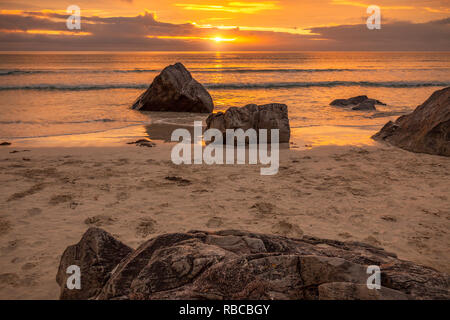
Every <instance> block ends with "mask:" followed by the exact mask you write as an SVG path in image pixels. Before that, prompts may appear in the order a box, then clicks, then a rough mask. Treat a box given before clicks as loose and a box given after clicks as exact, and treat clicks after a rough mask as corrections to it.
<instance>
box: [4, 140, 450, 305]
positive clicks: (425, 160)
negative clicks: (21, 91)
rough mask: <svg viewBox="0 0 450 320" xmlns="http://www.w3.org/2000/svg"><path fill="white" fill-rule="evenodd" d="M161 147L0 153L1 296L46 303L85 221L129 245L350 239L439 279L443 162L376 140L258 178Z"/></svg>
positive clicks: (446, 182)
mask: <svg viewBox="0 0 450 320" xmlns="http://www.w3.org/2000/svg"><path fill="white" fill-rule="evenodd" d="M171 146H172V145H171V144H169V143H162V142H159V143H158V144H157V146H156V147H153V148H146V147H137V146H134V145H125V146H123V147H121V146H120V147H84V148H76V147H71V148H62V147H58V148H22V147H17V146H14V145H13V146H7V147H1V148H0V167H1V170H0V188H1V192H0V197H1V199H0V251H1V255H0V265H1V266H2V268H1V272H0V299H57V298H58V295H59V287H58V285H57V284H56V281H55V275H56V272H57V268H58V264H59V259H60V257H61V254H62V253H63V251H64V249H65V248H66V247H67V246H68V245H71V244H74V243H76V242H78V241H79V239H80V237H81V236H82V234H83V233H84V232H85V231H86V229H87V228H88V227H89V226H94V225H95V226H100V227H102V228H103V229H105V230H107V231H108V232H110V233H111V234H113V235H114V236H115V237H117V238H118V239H120V240H121V241H123V242H125V243H127V244H128V245H131V246H132V247H134V248H136V247H137V246H138V245H139V244H141V243H143V242H144V241H145V240H146V239H149V238H151V237H154V236H156V235H159V234H163V233H170V232H185V231H188V230H193V229H194V230H211V231H214V230H224V229H242V230H248V231H252V232H261V233H272V234H280V235H285V236H289V237H294V238H300V237H301V236H302V235H303V234H305V235H311V236H317V237H321V238H329V239H337V240H345V241H359V242H365V243H369V244H372V245H375V246H379V247H382V248H384V249H386V250H387V251H391V252H394V253H396V254H397V255H398V257H399V258H400V259H405V260H410V261H413V262H415V263H418V264H422V265H426V266H431V267H433V268H435V269H437V270H439V271H443V272H447V273H448V272H450V269H449V255H448V246H449V244H450V235H449V233H448V230H449V228H450V201H449V194H448V190H450V179H449V176H450V159H449V158H446V157H440V156H433V155H427V154H415V153H411V152H408V151H404V150H401V149H397V148H394V147H389V146H386V145H381V144H375V145H372V146H363V147H351V146H340V147H338V146H334V147H333V146H324V147H317V148H312V149H310V150H295V149H291V150H288V149H285V150H281V153H280V158H281V159H280V170H279V173H278V174H277V175H274V176H261V175H260V171H259V168H260V167H259V166H253V165H220V166H219V165H212V166H208V165H191V166H186V165H181V166H176V165H174V164H173V163H172V162H171V160H170V150H171ZM14 151H18V152H14Z"/></svg>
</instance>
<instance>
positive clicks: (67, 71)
mask: <svg viewBox="0 0 450 320" xmlns="http://www.w3.org/2000/svg"><path fill="white" fill-rule="evenodd" d="M443 69H449V68H439V69H438V70H443ZM386 70H387V69H359V68H356V69H340V68H336V69H333V68H331V69H330V68H329V69H295V68H294V69H289V68H287V69H273V68H272V69H241V68H210V69H208V68H202V69H192V70H191V72H192V73H238V74H240V73H316V72H373V71H386ZM389 70H391V71H392V70H397V71H435V70H436V69H433V68H428V69H427V68H421V69H420V68H419V69H389ZM160 71H161V70H159V69H117V70H89V69H59V70H21V69H17V70H0V76H11V75H24V74H73V73H76V74H77V73H87V74H108V73H154V72H160Z"/></svg>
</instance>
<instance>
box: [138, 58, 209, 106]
mask: <svg viewBox="0 0 450 320" xmlns="http://www.w3.org/2000/svg"><path fill="white" fill-rule="evenodd" d="M132 108H133V109H136V110H145V111H176V112H198V113H211V112H212V111H213V110H214V104H213V100H212V98H211V96H210V95H209V93H208V91H206V89H205V88H204V87H203V86H202V85H201V84H200V83H199V82H197V81H196V80H195V79H194V78H192V75H191V73H190V72H189V71H188V70H187V69H186V68H185V67H184V66H183V65H182V64H181V63H176V64H174V65H171V66H168V67H166V68H165V69H164V70H163V71H162V72H161V74H159V75H158V76H157V77H156V78H155V80H153V83H152V84H151V85H150V87H149V88H148V89H147V91H145V92H144V93H143V94H142V95H141V96H140V97H139V98H138V99H137V100H136V102H135V103H134V104H133V106H132Z"/></svg>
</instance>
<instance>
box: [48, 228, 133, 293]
mask: <svg viewBox="0 0 450 320" xmlns="http://www.w3.org/2000/svg"><path fill="white" fill-rule="evenodd" d="M132 251H133V250H132V249H131V248H130V247H128V246H126V245H124V244H123V243H122V242H120V241H118V240H116V239H114V238H113V236H112V235H110V234H109V233H107V232H106V231H104V230H102V229H99V228H94V227H92V228H89V229H88V230H87V231H86V233H85V234H84V235H83V237H82V238H81V240H80V242H78V243H77V244H76V245H72V246H69V247H67V249H66V250H65V251H64V253H63V255H62V257H61V261H60V264H59V269H58V274H57V275H56V282H57V283H58V284H59V286H60V288H61V293H60V299H62V300H72V299H77V300H84V299H89V298H92V297H94V296H96V295H97V294H98V293H99V292H100V290H101V288H102V287H103V286H104V285H105V282H106V280H107V279H108V276H109V273H110V272H111V271H112V270H113V269H114V267H115V266H117V264H118V263H119V262H120V261H121V260H122V259H123V258H125V257H126V256H127V255H128V254H130V253H131V252H132ZM71 265H76V266H79V267H80V271H81V290H77V289H72V290H69V289H68V288H67V285H66V282H67V278H68V277H69V276H70V274H67V273H66V270H67V267H69V266H71Z"/></svg>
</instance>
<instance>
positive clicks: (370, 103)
mask: <svg viewBox="0 0 450 320" xmlns="http://www.w3.org/2000/svg"><path fill="white" fill-rule="evenodd" d="M376 104H380V105H386V104H384V103H383V102H381V101H379V100H376V99H370V98H368V97H367V96H357V97H353V98H349V99H336V100H334V101H332V102H331V103H330V105H331V106H336V107H347V106H353V107H352V110H376V108H375V105H376Z"/></svg>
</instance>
